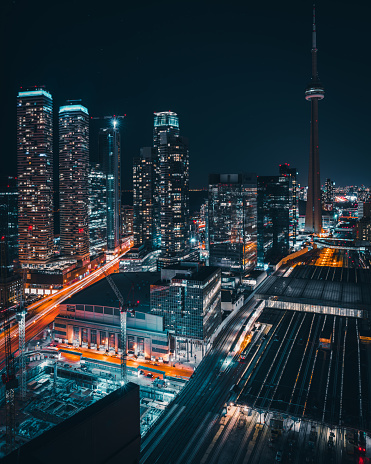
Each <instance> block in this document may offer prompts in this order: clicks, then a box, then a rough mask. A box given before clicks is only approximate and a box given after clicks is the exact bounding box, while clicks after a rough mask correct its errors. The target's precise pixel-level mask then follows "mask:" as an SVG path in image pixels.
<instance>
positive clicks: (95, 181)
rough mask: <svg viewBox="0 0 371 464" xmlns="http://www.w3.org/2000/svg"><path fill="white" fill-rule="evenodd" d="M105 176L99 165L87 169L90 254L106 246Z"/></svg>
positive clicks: (104, 248)
mask: <svg viewBox="0 0 371 464" xmlns="http://www.w3.org/2000/svg"><path fill="white" fill-rule="evenodd" d="M106 201H107V200H106V176H105V174H104V173H103V171H101V167H100V165H99V164H98V165H95V166H91V167H90V170H89V236H90V254H93V253H95V252H97V253H99V252H101V251H102V250H106V248H107V203H106Z"/></svg>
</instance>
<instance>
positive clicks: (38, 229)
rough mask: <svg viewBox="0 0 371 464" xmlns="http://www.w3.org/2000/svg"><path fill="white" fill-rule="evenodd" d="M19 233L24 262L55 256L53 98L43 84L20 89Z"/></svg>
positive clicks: (39, 261)
mask: <svg viewBox="0 0 371 464" xmlns="http://www.w3.org/2000/svg"><path fill="white" fill-rule="evenodd" d="M17 161H18V192H19V198H18V236H19V242H18V243H19V260H20V262H21V264H22V265H25V266H31V267H35V268H37V267H43V266H44V265H45V263H47V262H48V261H49V260H50V259H51V258H52V256H53V236H54V225H53V222H54V221H53V99H52V96H51V94H50V93H49V92H48V91H46V90H45V89H43V88H35V89H33V90H25V91H23V90H22V91H20V92H18V96H17Z"/></svg>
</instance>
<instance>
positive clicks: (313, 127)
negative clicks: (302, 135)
mask: <svg viewBox="0 0 371 464" xmlns="http://www.w3.org/2000/svg"><path fill="white" fill-rule="evenodd" d="M317 51H318V50H317V43H316V10H315V6H314V5H313V29H312V78H311V80H310V83H309V84H308V86H307V88H306V89H305V99H306V100H308V101H310V105H311V121H310V153H309V171H308V196H307V209H306V214H305V230H306V231H307V232H308V233H314V234H319V233H320V232H321V230H322V206H321V179H320V170H319V149H318V101H319V100H322V99H323V98H324V96H325V91H324V88H323V86H322V84H321V82H320V80H319V78H318V71H317Z"/></svg>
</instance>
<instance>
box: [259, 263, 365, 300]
mask: <svg viewBox="0 0 371 464" xmlns="http://www.w3.org/2000/svg"><path fill="white" fill-rule="evenodd" d="M258 297H259V298H263V299H272V298H274V297H276V298H275V299H278V300H280V301H290V302H291V301H292V302H297V303H307V304H318V305H325V306H337V307H343V308H352V309H369V308H370V305H371V270H370V269H360V268H357V269H356V268H344V267H330V266H308V265H305V266H296V267H295V268H294V270H293V271H292V273H291V274H290V275H289V276H288V277H277V276H272V277H271V278H270V279H268V280H267V281H266V282H265V283H264V284H263V285H262V287H261V289H260V290H259V296H258Z"/></svg>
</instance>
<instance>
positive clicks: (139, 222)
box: [133, 147, 160, 250]
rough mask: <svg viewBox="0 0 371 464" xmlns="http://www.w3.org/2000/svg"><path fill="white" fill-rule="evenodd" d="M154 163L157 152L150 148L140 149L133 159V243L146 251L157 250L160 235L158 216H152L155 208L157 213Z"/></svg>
mask: <svg viewBox="0 0 371 464" xmlns="http://www.w3.org/2000/svg"><path fill="white" fill-rule="evenodd" d="M156 163H157V150H156V149H155V148H152V147H143V148H141V149H140V155H139V156H138V157H135V158H134V159H133V232H134V243H136V244H137V245H139V244H143V245H144V246H145V247H146V249H148V250H151V249H157V248H158V246H157V239H158V237H157V235H156V234H159V233H160V231H159V229H158V224H159V221H158V219H159V216H158V217H155V216H154V209H155V207H156V213H157V214H158V213H159V212H158V207H157V205H155V187H156V182H155V181H156V172H155V169H156ZM156 195H157V192H156ZM156 198H157V197H156ZM155 222H156V225H157V228H156V227H155Z"/></svg>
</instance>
